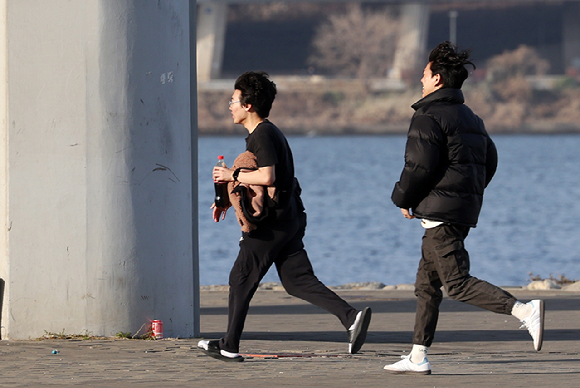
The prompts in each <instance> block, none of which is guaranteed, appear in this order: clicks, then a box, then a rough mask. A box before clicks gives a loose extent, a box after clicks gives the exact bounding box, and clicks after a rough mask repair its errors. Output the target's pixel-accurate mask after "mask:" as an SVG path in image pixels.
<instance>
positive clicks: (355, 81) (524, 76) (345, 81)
mask: <svg viewBox="0 0 580 388" xmlns="http://www.w3.org/2000/svg"><path fill="white" fill-rule="evenodd" d="M548 68H549V65H548V62H547V61H546V60H544V59H542V58H541V57H539V56H538V54H537V53H536V52H535V50H533V49H532V48H530V47H526V46H520V47H519V48H517V49H516V50H513V51H507V52H505V53H503V54H501V55H498V56H496V57H493V58H491V59H490V60H489V61H488V62H487V63H486V64H485V66H482V67H481V68H479V67H478V68H477V69H475V70H473V71H472V72H471V74H470V76H469V78H468V79H467V81H466V82H465V84H464V85H463V88H462V90H463V92H464V95H465V101H466V104H467V105H468V106H469V107H471V109H473V111H474V112H475V113H476V114H477V115H479V116H480V117H481V118H482V119H483V120H484V122H485V125H486V128H487V129H488V131H489V132H490V133H562V132H572V133H577V132H580V70H575V69H570V71H568V72H567V73H566V74H563V75H548V74H547V69H548ZM272 79H273V80H274V82H275V83H276V84H277V85H278V95H277V97H276V100H275V101H274V107H273V109H272V112H271V116H270V118H271V119H272V121H274V122H275V123H277V124H278V126H279V127H280V128H282V129H283V130H284V131H285V132H286V133H290V134H292V133H295V134H351V133H352V134H389V133H405V132H406V130H407V128H408V125H409V119H410V118H411V116H412V114H413V109H412V108H411V105H412V104H413V103H414V102H416V101H417V100H419V99H420V98H421V84H420V82H419V80H420V79H421V74H419V73H416V74H406V75H405V78H404V79H402V80H398V81H394V80H388V79H376V78H375V79H371V78H365V77H362V76H361V77H352V78H336V77H324V76H319V75H310V76H301V77H291V76H289V77H276V76H274V77H272ZM233 84H234V80H221V81H213V82H209V83H205V84H199V85H198V126H199V133H200V134H202V135H203V134H228V133H236V131H237V129H236V128H235V126H234V125H232V120H231V115H230V113H229V111H228V104H227V101H228V100H229V98H230V97H231V94H232V92H233ZM216 85H217V86H216Z"/></svg>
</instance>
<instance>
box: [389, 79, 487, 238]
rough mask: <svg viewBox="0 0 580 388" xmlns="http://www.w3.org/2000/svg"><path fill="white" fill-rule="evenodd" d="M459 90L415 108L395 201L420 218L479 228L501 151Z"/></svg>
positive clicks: (433, 96)
mask: <svg viewBox="0 0 580 388" xmlns="http://www.w3.org/2000/svg"><path fill="white" fill-rule="evenodd" d="M463 102H464V99H463V93H462V92H461V90H459V89H439V90H436V91H435V92H433V93H431V94H429V95H427V96H426V97H425V98H423V99H421V100H419V101H417V102H416V103H415V104H414V105H413V109H415V114H414V115H413V118H412V120H411V125H410V128H409V133H408V135H407V146H406V149H405V167H404V169H403V172H402V174H401V179H400V180H399V182H397V183H396V184H395V188H394V190H393V194H392V196H391V198H392V200H393V202H394V203H395V205H397V206H398V207H400V208H404V209H412V210H413V214H414V215H415V216H417V217H418V218H424V219H428V220H433V221H443V222H449V223H453V224H459V225H465V226H470V227H475V226H476V225H477V219H478V217H479V212H480V210H481V205H482V203H483V191H484V189H485V187H486V186H487V185H488V183H489V182H490V181H491V178H492V177H493V175H494V174H495V170H496V168H497V150H496V148H495V145H494V144H493V141H492V140H491V138H490V137H489V135H488V134H487V132H486V130H485V127H484V125H483V121H482V120H481V119H480V118H479V117H478V116H476V115H475V114H474V113H473V112H472V111H471V109H469V107H467V106H466V105H464V103H463Z"/></svg>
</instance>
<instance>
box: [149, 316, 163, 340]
mask: <svg viewBox="0 0 580 388" xmlns="http://www.w3.org/2000/svg"><path fill="white" fill-rule="evenodd" d="M151 331H152V332H153V337H155V339H162V338H163V322H161V321H160V320H158V319H156V320H154V321H152V322H151Z"/></svg>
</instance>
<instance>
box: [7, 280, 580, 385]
mask: <svg viewBox="0 0 580 388" xmlns="http://www.w3.org/2000/svg"><path fill="white" fill-rule="evenodd" d="M509 291H510V292H512V293H513V294H514V295H515V296H516V297H518V299H520V300H522V301H528V300H529V299H537V298H541V299H544V300H546V331H545V335H544V346H543V348H542V350H541V351H540V352H535V351H534V350H533V347H532V341H531V337H530V336H529V334H528V333H527V331H526V330H518V327H519V322H518V321H517V320H516V319H515V318H513V317H511V316H507V315H498V314H494V313H491V312H487V311H484V310H480V309H478V308H475V307H472V306H469V305H466V304H463V303H459V302H455V301H452V300H449V299H445V300H444V301H443V304H442V308H441V310H442V313H441V315H440V320H439V325H438V331H437V335H436V339H435V342H434V344H433V346H432V347H431V349H430V352H429V360H430V362H431V366H432V369H433V374H432V375H430V376H405V375H392V374H389V373H387V372H385V371H384V370H383V369H382V368H383V366H384V365H385V364H387V363H389V364H390V363H393V362H396V361H398V360H399V357H400V356H401V355H402V354H406V353H408V351H409V350H410V347H411V345H410V341H411V337H412V328H413V321H414V310H415V298H414V296H413V294H412V292H410V291H383V290H381V291H337V293H339V294H340V295H341V296H342V297H343V298H344V299H346V300H347V301H348V302H349V303H351V304H352V305H354V306H355V307H357V308H362V307H364V306H370V307H371V308H372V309H373V319H372V321H371V325H370V329H369V334H368V336H367V342H366V343H365V345H364V346H363V348H362V350H361V352H360V353H359V354H356V355H349V354H347V346H348V344H347V342H346V341H347V337H346V332H345V330H344V329H343V327H342V325H340V322H339V321H338V319H336V318H335V317H334V316H332V315H330V314H328V313H326V312H325V311H323V310H321V309H319V308H317V307H314V306H312V305H309V304H307V303H305V302H303V301H300V300H298V299H296V298H293V297H290V296H289V295H287V294H286V293H285V292H283V291H258V293H257V294H256V296H255V298H254V300H253V303H252V307H251V308H250V315H249V316H248V320H247V323H246V329H245V332H244V336H243V339H242V344H241V352H242V353H245V354H251V355H253V356H251V357H248V358H247V359H246V360H245V362H243V363H224V362H221V361H218V360H214V359H212V358H210V357H207V356H206V355H205V354H204V353H203V352H201V351H200V350H198V349H197V341H198V340H199V339H164V340H157V341H145V340H122V339H96V340H80V339H74V340H40V341H0V386H1V387H35V386H51V385H52V386H75V385H79V386H80V385H82V386H91V387H186V386H187V387H271V386H278V387H351V386H361V387H466V386H469V385H471V386H473V387H494V388H496V387H497V386H498V385H499V386H503V387H539V386H544V387H546V386H557V387H576V386H578V378H580V355H579V353H580V292H563V291H527V290H519V289H509ZM201 305H202V311H201V312H202V316H201V330H202V336H203V337H204V338H208V339H213V338H218V337H219V336H220V335H221V334H222V333H223V332H224V330H225V328H226V324H227V292H224V291H203V292H202V293H201ZM52 350H58V352H59V353H58V354H52Z"/></svg>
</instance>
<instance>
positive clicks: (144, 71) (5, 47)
mask: <svg viewBox="0 0 580 388" xmlns="http://www.w3.org/2000/svg"><path fill="white" fill-rule="evenodd" d="M190 7H193V8H195V3H194V2H190V1H189V0H164V1H156V0H115V1H109V0H83V1H68V0H0V18H2V19H3V20H0V22H2V24H1V25H2V29H1V32H0V42H1V43H2V46H0V55H1V56H2V58H1V60H0V76H1V77H2V81H3V82H2V87H1V89H0V90H1V93H0V99H1V100H2V101H0V113H1V114H0V119H1V120H2V121H1V125H2V127H1V134H2V136H0V164H1V165H0V187H1V188H2V190H1V191H0V216H1V217H2V219H1V220H2V222H1V223H0V278H2V279H3V280H4V282H5V287H4V293H3V295H2V294H1V293H0V297H1V299H0V303H1V304H2V309H1V311H2V315H1V317H0V323H1V332H0V333H1V336H2V339H7V338H9V339H28V338H36V337H40V336H42V335H43V334H44V333H45V332H62V331H63V330H64V331H65V332H66V333H68V334H84V333H91V334H93V335H106V336H111V335H115V334H116V333H118V332H121V331H123V332H131V333H136V332H137V331H138V330H139V329H141V333H143V330H145V329H146V328H147V326H148V323H149V321H150V320H152V319H161V320H162V321H163V323H164V331H165V336H171V337H175V336H179V337H191V336H194V335H197V333H199V317H198V312H199V311H198V308H199V302H198V298H199V295H198V288H197V285H198V273H197V268H198V267H197V260H198V258H197V238H196V236H195V233H196V232H197V198H196V195H197V186H196V182H197V164H196V163H197V142H196V139H197V133H196V127H195V124H192V123H195V114H196V113H195V107H196V100H195V76H194V75H193V76H192V74H191V72H192V66H191V65H192V63H191V61H192V57H191V56H190V53H191V50H190V48H192V47H190V46H193V44H191V43H193V42H194V41H193V40H192V39H190V36H194V35H191V34H190V29H193V28H194V27H195V9H194V10H193V11H192V10H191V9H190ZM193 31H195V30H193ZM193 50H194V51H193V52H195V47H194V46H193Z"/></svg>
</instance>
